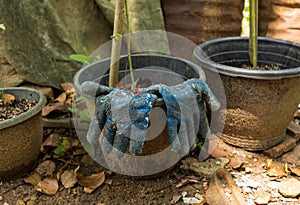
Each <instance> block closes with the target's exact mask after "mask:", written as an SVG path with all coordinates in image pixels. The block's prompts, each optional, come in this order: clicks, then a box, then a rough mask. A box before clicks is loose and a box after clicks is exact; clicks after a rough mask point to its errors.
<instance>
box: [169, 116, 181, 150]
mask: <svg viewBox="0 0 300 205" xmlns="http://www.w3.org/2000/svg"><path fill="white" fill-rule="evenodd" d="M179 124H180V123H179V120H178V119H176V118H174V117H168V118H167V129H168V137H169V140H170V143H171V150H172V151H178V150H179V149H180V144H181V143H180V140H179V137H178V134H177V130H178V125H179Z"/></svg>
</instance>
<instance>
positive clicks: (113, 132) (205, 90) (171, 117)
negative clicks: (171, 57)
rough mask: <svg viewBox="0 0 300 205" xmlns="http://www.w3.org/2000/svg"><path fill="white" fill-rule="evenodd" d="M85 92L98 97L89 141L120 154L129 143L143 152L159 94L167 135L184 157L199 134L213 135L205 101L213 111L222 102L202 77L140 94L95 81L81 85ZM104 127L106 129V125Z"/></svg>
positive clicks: (135, 149) (134, 149)
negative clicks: (151, 112) (162, 103)
mask: <svg viewBox="0 0 300 205" xmlns="http://www.w3.org/2000/svg"><path fill="white" fill-rule="evenodd" d="M81 90H82V92H84V93H85V94H88V95H92V96H96V103H95V113H94V115H93V117H92V120H91V122H90V126H89V130H88V133H87V137H86V138H87V141H88V142H89V143H90V144H93V145H96V144H99V142H98V140H99V136H100V135H101V132H102V131H103V129H105V130H104V134H103V137H102V142H101V143H100V144H101V149H102V151H103V152H104V153H110V152H113V153H114V154H115V155H116V156H118V157H121V156H122V155H123V154H124V153H125V152H126V150H127V148H128V146H129V152H130V154H132V155H135V154H141V153H142V148H143V145H144V143H145V140H146V134H147V128H148V126H149V113H150V111H151V110H152V107H153V105H154V103H155V101H156V99H157V98H158V97H161V98H162V99H163V101H164V104H165V106H166V116H167V129H168V137H169V140H170V143H171V150H172V151H176V152H178V153H179V154H180V155H181V156H183V155H185V154H186V153H188V151H189V150H190V148H191V147H192V146H193V145H194V144H195V139H196V137H197V134H198V133H199V134H200V135H201V136H202V137H203V138H205V137H207V136H209V135H210V128H209V123H208V120H207V115H206V109H205V104H206V105H208V107H209V109H210V110H211V111H216V110H218V109H219V108H220V103H219V102H218V100H217V99H216V97H215V96H214V95H213V93H212V91H211V90H210V88H209V87H208V85H207V84H206V83H205V82H203V81H201V80H200V79H190V80H187V81H185V82H183V83H181V84H178V85H175V86H167V85H153V86H150V87H148V88H141V89H139V92H138V94H133V93H132V92H130V91H127V90H120V89H117V88H111V87H106V86H103V85H99V84H98V83H95V82H93V81H87V82H85V83H83V84H82V85H81ZM104 127H105V128H104Z"/></svg>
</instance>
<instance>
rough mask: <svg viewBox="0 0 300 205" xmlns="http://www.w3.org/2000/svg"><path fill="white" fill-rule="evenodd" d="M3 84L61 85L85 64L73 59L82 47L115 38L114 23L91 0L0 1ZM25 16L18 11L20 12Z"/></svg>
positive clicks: (0, 45) (96, 44)
mask: <svg viewBox="0 0 300 205" xmlns="http://www.w3.org/2000/svg"><path fill="white" fill-rule="evenodd" d="M0 10H1V14H2V15H1V16H0V22H3V23H5V26H6V30H5V31H3V32H1V35H0V59H2V60H0V62H1V64H0V82H1V83H0V87H6V86H17V85H20V84H21V83H24V82H30V83H33V84H37V85H42V86H51V87H55V88H58V89H60V84H61V83H63V82H66V81H68V82H72V80H73V79H72V78H73V76H74V73H75V72H76V71H77V70H78V69H79V68H80V66H81V65H80V64H78V63H75V62H73V61H71V60H70V58H69V56H70V55H71V54H73V53H82V49H83V47H86V48H87V50H88V51H90V52H91V51H93V50H95V49H96V48H97V47H99V45H101V44H102V43H104V42H106V41H108V40H110V35H111V33H112V28H111V26H110V25H109V23H108V22H107V21H106V19H105V17H104V16H103V15H102V14H101V12H99V8H98V7H97V5H95V3H94V2H93V1H90V0H74V1H72V3H71V4H70V2H69V1H56V0H44V1H34V2H32V1H29V0H25V1H0ZM20 13H21V14H22V15H19V14H20Z"/></svg>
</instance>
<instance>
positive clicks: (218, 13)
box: [161, 0, 244, 44]
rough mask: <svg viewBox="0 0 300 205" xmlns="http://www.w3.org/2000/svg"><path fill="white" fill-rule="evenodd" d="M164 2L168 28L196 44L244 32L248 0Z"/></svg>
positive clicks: (183, 0) (180, 0) (163, 8)
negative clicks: (245, 1)
mask: <svg viewBox="0 0 300 205" xmlns="http://www.w3.org/2000/svg"><path fill="white" fill-rule="evenodd" d="M161 4H162V10H163V14H164V19H165V26H166V30H167V31H168V32H173V33H176V34H179V35H181V36H184V37H186V38H188V39H190V40H191V41H193V42H194V43H197V44H199V43H202V42H203V41H206V40H210V39H215V38H220V37H228V36H239V35H240V34H241V31H242V28H241V21H242V18H243V7H244V6H243V5H244V0H230V1H228V0H162V1H161ZM228 8H230V9H228Z"/></svg>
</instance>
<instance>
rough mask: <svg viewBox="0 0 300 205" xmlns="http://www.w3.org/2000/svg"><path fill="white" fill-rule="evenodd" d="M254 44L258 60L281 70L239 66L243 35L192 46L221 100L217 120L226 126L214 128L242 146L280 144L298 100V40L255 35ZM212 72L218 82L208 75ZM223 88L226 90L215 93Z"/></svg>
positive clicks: (244, 59) (244, 61) (244, 56)
mask: <svg viewBox="0 0 300 205" xmlns="http://www.w3.org/2000/svg"><path fill="white" fill-rule="evenodd" d="M258 45H259V48H258V64H259V65H278V66H279V67H281V68H282V69H281V70H248V69H243V68H242V65H249V57H248V38H244V37H229V38H219V39H215V40H210V41H206V42H204V43H203V44H200V45H199V46H198V47H197V48H196V49H195V50H194V56H195V58H196V59H197V60H198V62H199V63H200V65H201V67H202V68H203V70H204V72H205V73H206V76H207V83H208V85H209V86H210V88H211V89H212V90H213V92H214V94H215V95H216V96H217V98H218V99H219V100H220V101H221V104H222V109H221V111H220V117H219V120H220V122H224V121H225V126H224V130H218V132H220V135H221V137H222V139H223V140H224V141H225V142H227V143H229V144H232V145H235V146H238V147H242V148H245V149H247V150H265V149H268V148H270V147H272V146H274V145H276V144H278V143H280V142H281V141H282V140H283V138H284V136H285V134H286V129H287V127H288V125H289V123H290V121H291V120H293V115H294V112H295V111H296V110H297V105H298V104H299V102H300V45H299V44H296V43H292V42H289V41H284V40H279V39H273V38H266V37H259V38H258ZM216 74H219V75H220V77H221V81H220V82H218V81H215V78H213V77H212V76H215V75H216ZM222 89H224V90H225V95H220V93H221V92H219V91H220V90H222ZM226 101H227V102H226ZM225 102H226V103H227V105H226V103H225Z"/></svg>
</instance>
